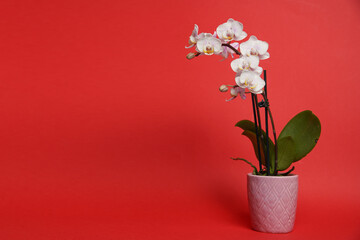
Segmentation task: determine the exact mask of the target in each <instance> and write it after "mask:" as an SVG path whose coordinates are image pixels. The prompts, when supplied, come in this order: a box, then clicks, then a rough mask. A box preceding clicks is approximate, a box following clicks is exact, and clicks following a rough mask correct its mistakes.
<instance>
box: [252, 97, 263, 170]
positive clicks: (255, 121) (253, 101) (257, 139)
mask: <svg viewBox="0 0 360 240" xmlns="http://www.w3.org/2000/svg"><path fill="white" fill-rule="evenodd" d="M251 99H252V105H253V112H254V123H255V133H256V142H257V145H258V147H257V148H258V159H259V172H262V166H261V152H260V141H259V133H258V124H257V117H256V110H255V106H257V101H256V100H255V94H253V93H252V94H251ZM255 101H256V103H255ZM260 132H261V127H260Z"/></svg>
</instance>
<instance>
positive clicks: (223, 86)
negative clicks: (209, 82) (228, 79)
mask: <svg viewBox="0 0 360 240" xmlns="http://www.w3.org/2000/svg"><path fill="white" fill-rule="evenodd" d="M219 90H220V92H227V91H228V90H229V89H228V87H227V86H226V85H221V86H220V87H219Z"/></svg>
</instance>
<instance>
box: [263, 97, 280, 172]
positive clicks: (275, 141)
mask: <svg viewBox="0 0 360 240" xmlns="http://www.w3.org/2000/svg"><path fill="white" fill-rule="evenodd" d="M262 96H263V98H264V101H265V102H267V103H268V102H269V100H268V99H267V96H266V94H265V93H262ZM267 108H268V110H269V116H270V121H271V127H272V129H273V135H274V145H275V169H274V175H275V176H276V175H277V166H278V145H277V139H276V130H275V123H274V118H273V116H272V113H271V109H270V106H267Z"/></svg>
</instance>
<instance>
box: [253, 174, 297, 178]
mask: <svg viewBox="0 0 360 240" xmlns="http://www.w3.org/2000/svg"><path fill="white" fill-rule="evenodd" d="M247 175H248V176H249V177H254V178H283V179H284V178H298V177H299V175H297V174H289V175H287V176H263V175H254V174H253V173H248V174H247Z"/></svg>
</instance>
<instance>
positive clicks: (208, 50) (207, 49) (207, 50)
mask: <svg viewBox="0 0 360 240" xmlns="http://www.w3.org/2000/svg"><path fill="white" fill-rule="evenodd" d="M204 53H205V54H213V53H214V46H212V45H209V44H208V45H206V46H205V49H204Z"/></svg>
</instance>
